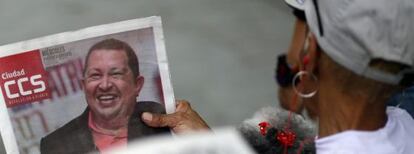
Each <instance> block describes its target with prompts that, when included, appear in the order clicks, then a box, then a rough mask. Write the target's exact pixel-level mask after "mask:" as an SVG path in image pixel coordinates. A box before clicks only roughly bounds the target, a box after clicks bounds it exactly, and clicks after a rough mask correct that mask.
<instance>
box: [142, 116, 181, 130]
mask: <svg viewBox="0 0 414 154" xmlns="http://www.w3.org/2000/svg"><path fill="white" fill-rule="evenodd" d="M141 119H142V121H144V122H145V123H146V124H147V125H148V126H151V127H167V126H168V127H170V128H174V127H175V126H176V125H177V123H176V120H175V119H176V118H174V114H156V113H149V112H144V113H142V115H141Z"/></svg>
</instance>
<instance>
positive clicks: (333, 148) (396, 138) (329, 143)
mask: <svg viewBox="0 0 414 154" xmlns="http://www.w3.org/2000/svg"><path fill="white" fill-rule="evenodd" d="M387 115H388V121H387V123H386V125H385V127H384V128H381V129H379V130H376V131H355V130H350V131H344V132H341V133H338V134H334V135H331V136H327V137H323V138H320V139H317V140H316V141H315V144H316V151H317V153H318V154H413V153H414V120H413V118H412V117H411V116H410V115H409V114H408V113H407V112H406V111H405V110H403V109H400V108H396V107H387Z"/></svg>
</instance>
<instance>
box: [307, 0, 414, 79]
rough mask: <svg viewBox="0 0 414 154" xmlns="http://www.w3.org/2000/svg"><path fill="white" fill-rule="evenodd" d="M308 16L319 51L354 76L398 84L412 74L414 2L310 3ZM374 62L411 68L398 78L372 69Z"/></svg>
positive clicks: (357, 0) (325, 0) (331, 0)
mask: <svg viewBox="0 0 414 154" xmlns="http://www.w3.org/2000/svg"><path fill="white" fill-rule="evenodd" d="M315 1H316V3H318V4H317V6H316V5H315ZM316 7H318V12H319V16H320V18H319V19H320V25H319V23H318V14H317V12H316ZM305 14H306V19H307V22H308V25H309V27H310V29H311V31H312V32H313V33H314V34H315V36H316V38H317V40H318V44H319V45H320V47H321V48H322V49H323V50H324V51H325V53H326V54H327V55H329V57H331V58H332V59H333V60H334V61H335V62H337V63H338V64H340V65H342V66H344V67H346V68H348V69H350V70H351V71H353V72H354V73H356V74H359V75H362V76H365V77H368V78H371V79H374V80H377V81H381V82H385V83H390V84H398V83H399V82H400V80H401V79H402V76H403V74H404V73H405V72H406V71H411V70H412V67H413V65H414V0H307V1H306V2H305ZM319 26H321V27H322V28H320V27H319ZM320 29H322V32H321V31H320ZM321 33H323V36H321ZM373 59H383V60H386V61H392V62H397V63H400V64H403V65H408V66H410V67H411V68H409V70H405V71H401V72H400V73H399V74H397V75H395V74H390V73H386V72H383V71H380V70H377V69H375V68H371V67H370V66H369V63H370V62H371V60H373ZM410 69H411V70H410Z"/></svg>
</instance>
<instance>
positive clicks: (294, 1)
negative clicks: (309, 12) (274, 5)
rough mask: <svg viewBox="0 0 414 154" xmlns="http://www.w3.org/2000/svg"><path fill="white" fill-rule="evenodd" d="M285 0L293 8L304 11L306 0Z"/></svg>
mask: <svg viewBox="0 0 414 154" xmlns="http://www.w3.org/2000/svg"><path fill="white" fill-rule="evenodd" d="M285 2H286V4H288V5H289V6H290V7H292V8H295V9H298V10H302V11H303V10H305V6H304V4H305V0H285Z"/></svg>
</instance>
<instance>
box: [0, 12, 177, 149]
mask: <svg viewBox="0 0 414 154" xmlns="http://www.w3.org/2000/svg"><path fill="white" fill-rule="evenodd" d="M112 45H115V46H117V45H118V47H119V46H121V47H122V49H118V48H114V50H128V49H131V50H132V51H133V53H134V54H135V55H136V57H137V61H138V63H139V65H138V66H133V64H134V63H131V61H133V60H131V59H133V58H131V57H133V56H134V54H130V53H128V52H125V54H126V55H124V53H112V52H111V51H102V52H99V53H98V50H112V49H113V48H112ZM108 46H109V48H108ZM92 48H94V49H92ZM91 49H92V50H93V51H94V52H91V54H90V55H88V52H89V51H90V50H91ZM95 50H96V51H95ZM87 57H89V61H88V64H86V63H85V60H86V59H87ZM125 57H127V60H126V62H125ZM116 60H118V61H116ZM117 62H118V63H117ZM0 64H1V65H0V75H1V79H0V84H1V88H0V89H1V92H0V95H1V97H0V121H1V123H0V132H1V137H2V140H3V143H4V147H5V149H6V152H7V153H10V154H14V153H20V154H32V153H41V146H46V143H42V144H45V145H41V140H43V139H45V138H47V136H48V135H50V134H54V135H55V136H56V134H59V133H61V134H67V135H72V136H73V134H71V133H74V132H77V131H78V128H76V129H75V128H73V127H74V126H76V127H82V128H83V127H85V128H88V127H90V125H91V119H90V118H83V119H82V116H85V115H86V117H99V116H101V115H102V117H103V118H102V119H105V118H110V117H111V116H113V114H117V113H118V112H124V111H125V112H126V113H130V112H134V113H135V109H128V108H130V107H128V106H127V105H125V104H121V103H125V102H131V100H130V99H129V98H130V97H132V96H134V95H137V97H136V96H135V98H133V99H136V100H133V102H134V103H135V102H137V103H136V104H135V106H140V105H137V104H144V105H145V104H151V103H157V104H158V105H160V106H162V107H163V109H162V110H165V111H166V112H167V113H171V112H173V111H174V110H175V102H174V94H173V89H172V84H171V80H170V73H169V68H168V61H167V56H166V51H165V46H164V37H163V32H162V25H161V18H160V17H156V16H154V17H148V18H141V19H134V20H128V21H122V22H118V23H112V24H107V25H100V26H95V27H90V28H86V29H81V30H78V31H73V32H65V33H60V34H56V35H51V36H46V37H42V38H38V39H33V40H29V41H24V42H19V43H15V44H10V45H5V46H1V47H0ZM85 65H88V66H89V67H91V68H88V69H87V70H86V71H85V70H84V69H85ZM118 66H119V67H118ZM136 69H138V75H136V74H137V72H134V71H131V70H136ZM131 74H132V75H131ZM128 75H131V76H132V77H130V76H128ZM135 76H136V77H135ZM129 82H130V84H128V83H129ZM131 89H132V90H131ZM128 100H129V101H128ZM141 102H144V103H141ZM88 104H89V105H88ZM144 108H147V107H144ZM148 108H149V109H152V108H153V107H148ZM91 115H93V116H91ZM138 118H139V117H138ZM85 119H86V120H85ZM97 119H99V118H97ZM82 120H83V121H85V122H84V123H82V124H85V126H78V125H81V124H79V123H80V122H78V121H82ZM70 121H72V122H73V121H76V122H78V123H76V124H73V123H72V124H68V123H69V122H70ZM83 121H82V122H83ZM92 121H94V120H92ZM95 121H98V120H95ZM138 122H139V121H138ZM68 125H71V126H70V127H72V128H62V127H67V126H68ZM58 129H61V130H60V131H57V130H58ZM70 129H74V130H70ZM79 129H80V128H79ZM128 129H130V127H128ZM55 131H56V132H55ZM65 131H67V132H65ZM134 131H135V130H134ZM137 131H139V130H137ZM53 132H55V133H53ZM131 132H132V130H128V135H127V136H128V140H129V138H130V137H131V134H130V133H131ZM151 132H152V131H151ZM89 134H90V131H89ZM138 134H139V133H138ZM57 136H58V137H57V138H62V140H65V141H66V142H71V141H70V138H71V137H61V136H59V135H57ZM74 136H76V135H74ZM86 136H88V135H86ZM91 136H93V138H94V139H96V138H95V136H94V135H89V138H91ZM65 138H67V139H65ZM72 138H73V137H72ZM85 138H87V137H85ZM84 140H86V139H84ZM45 142H46V141H45ZM59 142H63V141H56V144H57V143H59ZM74 142H78V143H79V144H81V143H82V142H84V141H83V140H82V141H74ZM85 142H86V141H85ZM91 142H92V143H93V141H91ZM48 144H49V143H48ZM56 144H55V143H50V145H53V146H59V145H56ZM67 144H72V143H67ZM73 144H75V143H73ZM64 148H65V147H63V149H64ZM98 149H99V147H95V150H98ZM68 150H71V149H68ZM42 153H46V152H42Z"/></svg>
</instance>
